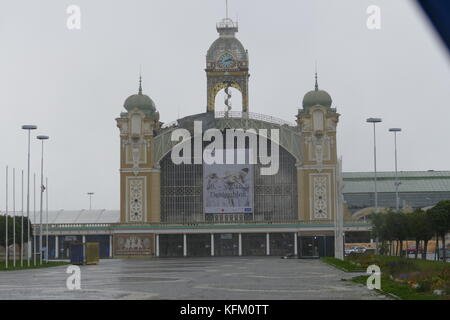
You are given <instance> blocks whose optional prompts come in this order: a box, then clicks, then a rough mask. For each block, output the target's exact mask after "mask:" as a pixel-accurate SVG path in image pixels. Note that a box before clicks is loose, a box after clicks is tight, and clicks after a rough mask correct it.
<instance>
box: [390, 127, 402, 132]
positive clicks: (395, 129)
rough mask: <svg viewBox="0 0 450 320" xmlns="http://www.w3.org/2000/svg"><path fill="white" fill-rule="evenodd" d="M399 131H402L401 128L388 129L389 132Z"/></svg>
mask: <svg viewBox="0 0 450 320" xmlns="http://www.w3.org/2000/svg"><path fill="white" fill-rule="evenodd" d="M400 131H402V129H401V128H390V129H389V132H400Z"/></svg>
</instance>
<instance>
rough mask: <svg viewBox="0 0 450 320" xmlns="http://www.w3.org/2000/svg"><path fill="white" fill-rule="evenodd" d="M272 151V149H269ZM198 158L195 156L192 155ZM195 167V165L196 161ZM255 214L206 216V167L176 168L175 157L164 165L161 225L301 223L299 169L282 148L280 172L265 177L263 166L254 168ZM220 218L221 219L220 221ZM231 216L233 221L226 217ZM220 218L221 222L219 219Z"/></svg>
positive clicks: (180, 166) (167, 158) (188, 165)
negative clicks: (299, 217) (298, 194)
mask: <svg viewBox="0 0 450 320" xmlns="http://www.w3.org/2000/svg"><path fill="white" fill-rule="evenodd" d="M268 149H269V150H270V146H269V147H268ZM192 155H194V152H192ZM192 163H194V162H193V161H192ZM254 166H255V167H254V169H255V170H254V181H253V187H254V190H253V195H254V207H253V208H254V212H253V213H245V214H244V213H242V214H240V215H236V214H223V213H219V214H205V213H204V208H203V165H202V164H180V165H175V164H174V163H173V162H172V159H171V153H169V154H167V155H166V156H165V157H164V159H163V160H162V161H161V221H162V222H165V223H184V224H187V223H196V222H211V223H212V222H216V221H218V220H221V221H223V222H227V223H228V222H231V223H242V222H250V221H260V222H293V221H297V219H298V218H297V169H296V166H295V158H294V157H293V156H292V155H291V154H289V153H288V152H287V151H286V150H285V149H283V148H281V147H280V148H279V170H278V173H277V174H275V175H261V174H260V172H261V164H260V161H258V164H255V165H254ZM217 215H220V217H217ZM224 215H229V217H223V216H224ZM218 218H220V219H218Z"/></svg>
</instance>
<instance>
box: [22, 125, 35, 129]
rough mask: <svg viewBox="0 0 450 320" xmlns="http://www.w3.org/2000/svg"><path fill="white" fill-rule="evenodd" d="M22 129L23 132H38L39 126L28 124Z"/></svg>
mask: <svg viewBox="0 0 450 320" xmlns="http://www.w3.org/2000/svg"><path fill="white" fill-rule="evenodd" d="M22 129H23V130H36V129H37V126H35V125H32V124H27V125H24V126H22Z"/></svg>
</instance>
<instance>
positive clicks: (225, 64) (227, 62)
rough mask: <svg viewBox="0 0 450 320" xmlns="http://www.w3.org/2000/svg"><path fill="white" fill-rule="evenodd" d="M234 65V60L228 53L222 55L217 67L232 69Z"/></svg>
mask: <svg viewBox="0 0 450 320" xmlns="http://www.w3.org/2000/svg"><path fill="white" fill-rule="evenodd" d="M234 65H235V61H234V58H233V56H232V55H231V54H229V53H224V54H223V55H221V56H220V58H219V66H220V67H222V68H232V67H234Z"/></svg>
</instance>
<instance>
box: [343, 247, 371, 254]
mask: <svg viewBox="0 0 450 320" xmlns="http://www.w3.org/2000/svg"><path fill="white" fill-rule="evenodd" d="M366 251H367V248H366V247H351V248H350V249H346V250H345V251H344V253H345V255H346V256H348V255H351V254H361V253H365V252H366Z"/></svg>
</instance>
